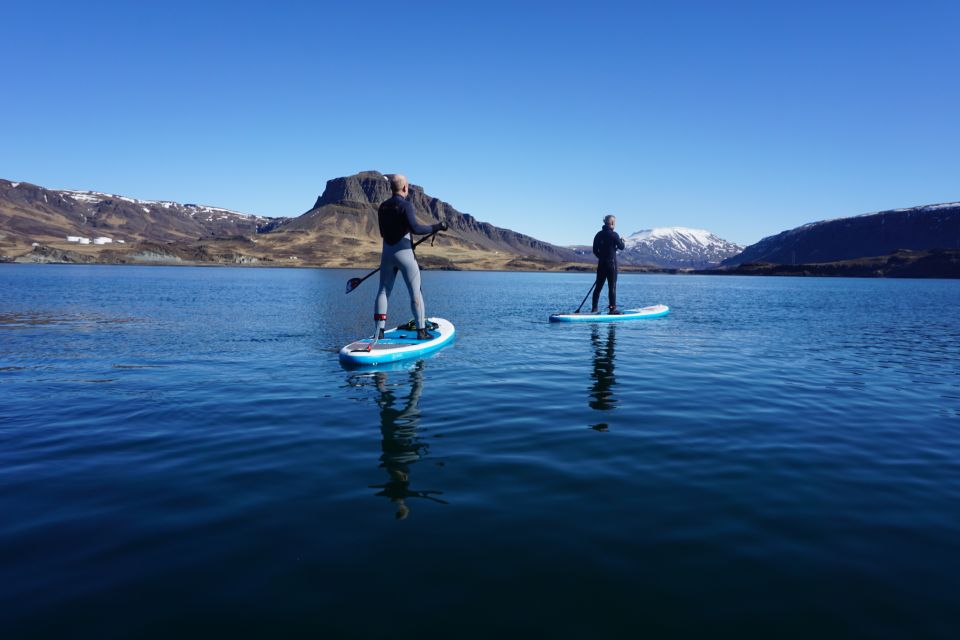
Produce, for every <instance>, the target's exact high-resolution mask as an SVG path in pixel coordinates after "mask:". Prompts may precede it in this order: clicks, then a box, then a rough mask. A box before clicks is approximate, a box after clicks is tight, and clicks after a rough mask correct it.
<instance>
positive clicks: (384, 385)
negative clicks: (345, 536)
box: [368, 361, 447, 520]
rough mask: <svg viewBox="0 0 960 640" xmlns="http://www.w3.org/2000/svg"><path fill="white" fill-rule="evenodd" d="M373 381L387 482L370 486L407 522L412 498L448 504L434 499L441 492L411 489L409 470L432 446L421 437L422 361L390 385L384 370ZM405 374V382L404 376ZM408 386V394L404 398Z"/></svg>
mask: <svg viewBox="0 0 960 640" xmlns="http://www.w3.org/2000/svg"><path fill="white" fill-rule="evenodd" d="M368 375H372V380H373V382H374V384H375V385H376V389H377V405H378V406H379V407H380V432H381V434H382V439H381V441H380V446H381V448H382V449H383V455H381V456H380V462H381V467H382V468H384V469H386V470H387V476H388V478H389V479H388V481H387V482H386V484H382V485H371V488H372V489H380V492H379V493H377V494H376V495H378V496H385V497H386V498H389V499H390V501H391V502H393V503H394V504H395V505H396V508H397V512H396V517H397V519H398V520H404V519H405V518H407V516H409V515H410V507H409V505H408V504H407V500H408V499H409V498H424V499H427V500H432V501H433V502H439V503H441V504H447V503H446V502H445V501H444V500H441V499H440V498H437V497H435V496H437V495H442V493H443V492H442V491H432V490H424V491H420V490H415V489H411V488H410V467H411V465H413V464H415V463H416V462H419V461H420V460H421V459H422V458H424V457H425V456H426V455H427V451H428V450H429V445H428V444H427V443H426V442H425V441H424V440H423V439H422V438H421V437H420V428H419V423H420V407H419V403H420V395H421V394H422V393H423V361H419V362H417V364H416V365H415V366H414V367H413V368H412V369H411V370H410V371H408V372H406V373H405V374H404V373H394V376H395V381H394V382H393V383H392V384H391V382H390V378H389V375H390V374H388V373H387V372H385V371H376V372H374V373H373V374H368ZM404 375H406V379H404V378H403V376H404ZM408 383H409V393H407V394H406V395H404V392H405V391H406V388H407V384H408Z"/></svg>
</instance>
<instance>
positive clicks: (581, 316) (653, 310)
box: [550, 304, 670, 322]
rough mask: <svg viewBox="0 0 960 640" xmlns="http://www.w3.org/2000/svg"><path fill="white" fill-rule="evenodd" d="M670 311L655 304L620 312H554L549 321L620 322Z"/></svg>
mask: <svg viewBox="0 0 960 640" xmlns="http://www.w3.org/2000/svg"><path fill="white" fill-rule="evenodd" d="M668 313H670V307H668V306H667V305H665V304H655V305H653V306H652V307H644V308H642V309H624V310H623V311H622V312H621V313H555V314H553V315H552V316H550V322H621V321H623V320H648V319H650V318H662V317H663V316H665V315H667V314H668Z"/></svg>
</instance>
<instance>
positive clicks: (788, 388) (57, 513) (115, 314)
mask: <svg viewBox="0 0 960 640" xmlns="http://www.w3.org/2000/svg"><path fill="white" fill-rule="evenodd" d="M354 275H358V273H355V272H350V271H324V270H262V269H218V268H162V267H141V268H135V267H130V268H128V267H102V266H99V267H81V266H26V265H22V266H21V265H2V266H0V292H2V293H0V514H2V520H0V635H2V636H3V637H5V638H10V637H19V636H26V637H34V636H36V637H77V636H78V635H87V636H97V637H120V636H123V637H129V636H139V637H142V636H144V635H154V636H158V637H183V636H191V635H198V636H199V635H201V634H202V635H204V636H209V635H210V634H211V633H214V634H217V635H225V634H233V635H257V636H266V637H280V636H285V635H299V634H300V633H302V634H303V635H310V636H312V637H347V636H350V637H353V636H360V637H362V636H378V637H383V636H389V637H413V638H420V637H436V636H443V637H450V638H458V637H467V636H475V637H489V636H490V635H491V634H494V633H498V634H501V635H503V634H506V635H509V636H524V637H561V636H562V637H575V636H576V637H591V636H597V635H609V636H620V637H631V638H636V637H644V636H648V637H649V636H664V635H673V636H689V637H716V636H717V635H718V634H730V633H732V632H737V633H738V634H739V636H740V637H765V638H769V637H797V638H811V637H835V636H848V637H890V638H904V637H911V638H922V637H931V638H932V637H942V638H955V637H958V635H957V634H958V633H960V613H958V612H960V608H958V602H957V601H958V598H960V281H916V280H912V281H906V280H848V279H793V278H783V279H775V278H726V277H724V278H720V277H712V278H711V277H682V276H672V277H671V276H639V275H625V276H623V277H621V285H620V288H621V293H620V299H621V303H622V305H623V306H640V305H647V304H654V303H665V304H668V305H670V306H671V307H672V309H673V312H672V314H671V315H670V316H668V317H667V318H664V319H660V320H650V321H644V322H635V323H628V324H622V325H619V326H617V325H608V326H576V325H551V324H549V323H548V322H547V321H546V320H547V317H548V315H549V314H550V313H551V312H554V311H559V310H566V309H571V308H573V307H575V306H576V305H577V304H578V303H579V301H580V299H581V298H582V297H583V295H584V294H585V293H586V290H587V289H588V288H589V286H590V282H591V277H590V276H588V275H583V274H569V275H566V274H515V273H444V272H427V273H425V274H424V293H425V298H426V302H427V309H428V312H429V313H430V314H431V315H438V316H443V317H446V318H448V319H450V320H452V321H453V322H454V323H455V324H456V325H457V329H458V339H457V342H456V344H455V345H454V346H453V347H451V348H449V349H446V350H444V351H443V352H441V353H440V354H439V355H437V356H435V357H433V358H429V359H426V360H424V361H422V362H420V363H417V364H416V365H415V366H412V367H411V368H409V369H406V370H403V369H402V370H396V371H389V372H385V373H364V372H349V371H345V370H343V369H342V368H341V367H340V365H339V364H338V362H337V355H336V351H337V349H338V348H339V346H341V345H342V344H344V343H346V342H347V341H348V340H350V339H352V338H355V337H357V336H358V335H361V334H369V332H370V326H371V321H370V317H371V314H372V303H373V295H374V294H375V282H373V281H372V280H371V281H370V282H367V283H365V284H364V285H363V286H362V287H361V288H360V289H358V290H357V291H356V292H354V293H351V294H350V295H349V296H347V295H344V293H343V289H344V285H345V282H346V280H347V279H348V278H349V277H351V276H354ZM408 318H409V311H408V303H407V298H406V293H405V291H404V290H403V287H402V285H398V287H397V290H396V291H395V292H394V296H393V299H392V306H391V320H395V321H397V322H402V321H406V320H407V319H408Z"/></svg>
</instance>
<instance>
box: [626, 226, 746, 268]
mask: <svg viewBox="0 0 960 640" xmlns="http://www.w3.org/2000/svg"><path fill="white" fill-rule="evenodd" d="M624 244H625V245H626V249H625V250H624V251H622V252H621V253H620V255H621V260H622V261H623V262H624V263H625V264H652V265H656V266H660V267H674V268H680V269H702V268H705V267H710V266H715V265H718V264H720V263H721V262H722V261H723V260H725V259H727V258H729V257H731V256H734V255H736V254H738V253H740V252H741V251H743V247H741V246H740V245H737V244H734V243H732V242H730V241H728V240H724V239H723V238H721V237H719V236H718V235H716V234H713V233H710V232H709V231H705V230H704V229H688V228H686V227H661V228H657V229H644V230H641V231H637V232H636V233H632V234H630V235H629V236H627V237H626V238H624Z"/></svg>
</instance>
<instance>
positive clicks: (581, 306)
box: [574, 280, 597, 313]
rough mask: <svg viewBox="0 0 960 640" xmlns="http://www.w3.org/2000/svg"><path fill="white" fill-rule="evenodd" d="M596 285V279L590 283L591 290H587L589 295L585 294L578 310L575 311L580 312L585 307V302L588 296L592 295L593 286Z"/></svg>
mask: <svg viewBox="0 0 960 640" xmlns="http://www.w3.org/2000/svg"><path fill="white" fill-rule="evenodd" d="M595 286H597V281H596V280H594V281H593V284H592V285H590V290H589V291H587V295H585V296H583V300H581V301H580V306H579V307H577V310H576V311H574V313H580V309H582V308H583V303H584V302H586V301H587V298H589V297H590V294H591V293H593V288H594V287H595Z"/></svg>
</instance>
